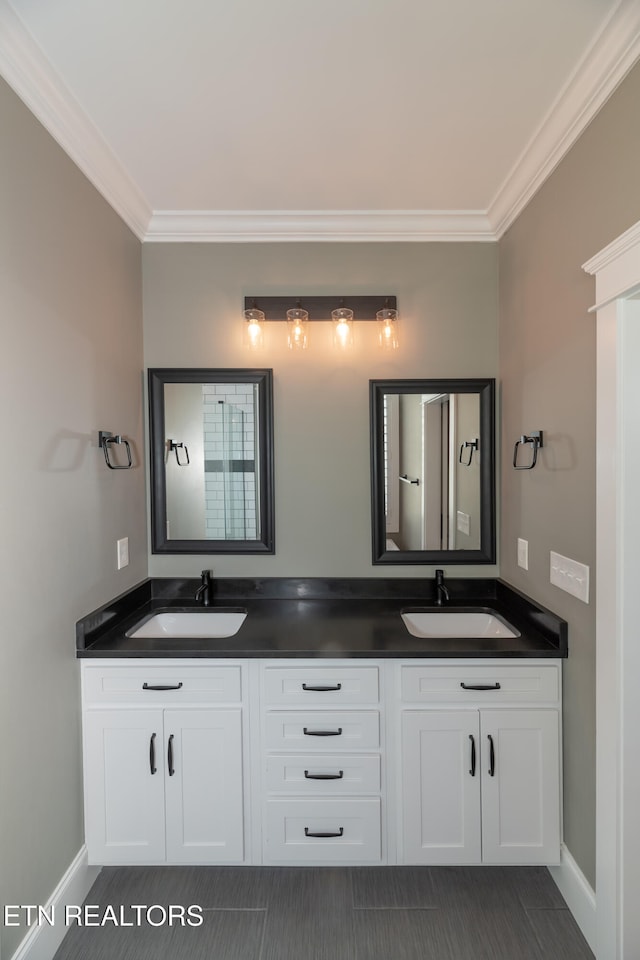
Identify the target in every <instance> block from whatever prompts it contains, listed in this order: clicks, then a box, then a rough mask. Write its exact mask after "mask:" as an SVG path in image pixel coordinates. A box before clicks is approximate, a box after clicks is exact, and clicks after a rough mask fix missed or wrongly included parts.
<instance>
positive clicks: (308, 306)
mask: <svg viewBox="0 0 640 960" xmlns="http://www.w3.org/2000/svg"><path fill="white" fill-rule="evenodd" d="M256 306H257V307H258V308H259V309H260V310H262V312H263V313H264V319H265V320H266V321H270V320H286V319H287V310H291V309H292V308H294V307H300V306H302V307H304V309H305V310H306V311H307V313H308V314H309V320H328V321H330V320H331V313H332V311H333V310H336V309H338V308H339V307H347V308H348V309H349V310H353V319H354V321H357V322H358V323H360V322H362V321H363V320H375V319H376V314H377V313H378V312H379V311H380V310H385V309H389V310H395V309H397V304H396V298H395V297H391V296H388V295H381V296H377V297H369V296H362V297H360V296H354V297H341V296H334V295H332V296H323V297H307V296H300V295H296V296H289V297H262V296H260V295H259V294H253V295H252V296H250V297H245V298H244V309H245V310H250V309H252V308H254V307H256Z"/></svg>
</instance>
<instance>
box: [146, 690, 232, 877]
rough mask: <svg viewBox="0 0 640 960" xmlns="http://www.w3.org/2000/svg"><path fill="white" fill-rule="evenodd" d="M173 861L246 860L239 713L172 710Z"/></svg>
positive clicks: (168, 743) (168, 749) (168, 722)
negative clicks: (244, 858)
mask: <svg viewBox="0 0 640 960" xmlns="http://www.w3.org/2000/svg"><path fill="white" fill-rule="evenodd" d="M164 733H165V756H164V762H165V770H166V777H165V782H166V804H167V860H168V861H169V862H170V863H229V862H239V861H242V859H243V855H244V842H243V839H244V832H243V831H244V824H243V810H242V807H243V804H242V794H243V790H242V725H241V711H240V710H239V709H236V710H166V711H165V715H164Z"/></svg>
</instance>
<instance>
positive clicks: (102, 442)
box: [98, 430, 131, 470]
mask: <svg viewBox="0 0 640 960" xmlns="http://www.w3.org/2000/svg"><path fill="white" fill-rule="evenodd" d="M112 443H123V444H124V448H125V450H126V452H127V462H126V463H123V464H117V463H112V461H111V458H110V456H109V448H110V446H111V444H112ZM98 446H99V447H102V452H103V453H104V462H105V463H106V465H107V466H108V467H109V470H130V469H131V446H130V445H129V441H128V440H125V438H124V437H122V436H121V435H120V434H119V433H118V434H116V435H115V436H114V434H113V433H111V432H110V431H109V430H100V432H99V433H98Z"/></svg>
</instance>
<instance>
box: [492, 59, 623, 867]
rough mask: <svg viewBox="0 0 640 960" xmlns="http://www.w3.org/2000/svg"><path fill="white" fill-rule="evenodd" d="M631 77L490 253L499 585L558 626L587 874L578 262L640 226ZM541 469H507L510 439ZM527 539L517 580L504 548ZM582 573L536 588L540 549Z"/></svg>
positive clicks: (584, 477) (543, 562) (584, 335)
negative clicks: (534, 434) (495, 268)
mask: <svg viewBox="0 0 640 960" xmlns="http://www.w3.org/2000/svg"><path fill="white" fill-rule="evenodd" d="M639 103H640V67H636V68H635V69H634V70H633V71H632V73H631V74H630V75H629V76H628V77H627V79H626V80H625V82H624V83H623V84H622V85H621V86H620V87H619V88H618V90H617V91H616V93H615V94H614V95H613V97H612V98H611V99H610V100H609V102H608V103H607V104H606V105H605V107H604V108H603V109H602V110H601V112H600V113H599V115H598V116H597V117H596V118H595V120H594V121H593V122H592V123H591V125H590V126H589V127H588V128H587V130H586V131H585V133H584V134H583V135H582V137H581V138H580V140H579V141H578V142H577V143H576V145H575V146H574V147H573V149H572V150H571V151H570V152H569V154H567V156H566V157H565V159H564V160H563V161H562V163H561V164H560V166H559V167H558V168H557V170H556V171H555V172H554V174H553V175H552V176H551V178H550V179H549V180H548V181H547V182H546V183H545V185H544V186H543V187H542V189H541V190H540V191H539V192H538V194H537V195H536V196H535V198H534V199H533V200H532V202H531V203H530V204H529V206H528V207H527V209H526V210H525V211H524V212H523V214H522V215H521V216H520V217H519V218H518V219H517V221H516V222H515V224H514V225H513V226H512V227H511V229H510V230H509V231H508V232H507V234H506V235H505V236H504V237H503V239H502V241H501V243H500V376H501V380H502V423H503V430H502V537H501V554H500V556H501V573H502V576H503V577H504V578H505V579H506V580H508V581H509V582H511V583H513V584H514V585H515V586H516V587H519V588H520V589H522V590H523V591H524V592H526V593H528V594H530V595H531V596H533V597H536V599H538V600H539V601H541V602H542V603H545V604H546V605H548V606H549V607H551V609H552V610H554V611H556V612H557V613H558V614H560V615H561V616H564V617H565V618H566V619H567V620H568V621H569V660H568V663H567V664H566V669H565V672H564V698H565V700H564V705H565V712H564V790H565V824H564V827H565V840H566V843H567V846H568V848H569V850H570V851H571V853H572V855H573V856H574V858H575V859H576V860H577V862H578V864H579V866H580V867H581V869H582V870H583V872H584V873H585V875H586V877H587V879H588V880H589V881H590V882H591V883H592V884H593V883H594V878H595V610H594V599H593V598H594V596H595V592H594V577H595V559H596V553H595V548H596V544H595V389H596V382H595V365H596V353H595V319H594V317H593V316H592V315H589V314H587V309H588V307H589V306H591V304H592V303H593V301H594V296H595V291H594V286H593V281H592V279H591V278H590V277H588V276H587V275H586V274H585V273H584V272H583V271H582V270H581V264H582V263H584V262H585V261H586V260H587V259H589V257H591V256H592V255H593V254H595V253H597V252H598V250H600V249H601V248H602V247H604V246H605V245H606V244H607V243H609V242H610V241H611V240H612V239H614V238H615V237H616V236H618V234H620V233H622V232H623V231H624V230H626V229H627V228H628V227H630V226H631V225H632V224H633V223H635V222H636V221H637V220H639V219H640V176H639V173H638V171H639V170H640V123H639V122H638V116H639V114H638V104H639ZM536 429H541V430H543V431H545V449H544V450H543V451H542V453H541V458H540V459H541V463H540V465H539V466H538V467H536V469H535V470H532V471H530V472H528V471H522V472H515V471H514V470H513V469H512V467H511V465H510V464H511V456H512V452H513V444H514V442H515V440H516V438H517V437H518V436H520V434H522V433H523V432H528V431H530V430H536ZM517 537H524V538H525V539H527V540H528V541H529V571H528V572H525V571H523V570H521V569H520V568H518V566H517V562H516V538H517ZM550 550H554V551H556V552H558V553H561V554H564V555H565V556H569V557H572V558H574V559H575V560H579V561H581V562H582V563H586V564H588V565H589V567H590V568H591V577H592V580H591V602H590V604H589V605H588V606H587V605H585V604H584V603H582V602H581V601H579V600H576V599H575V598H573V597H571V596H570V595H569V594H567V593H564V592H563V591H561V590H559V589H558V588H557V587H555V586H552V585H551V584H550V583H549V551H550Z"/></svg>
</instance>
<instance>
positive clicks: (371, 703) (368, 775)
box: [260, 661, 382, 864]
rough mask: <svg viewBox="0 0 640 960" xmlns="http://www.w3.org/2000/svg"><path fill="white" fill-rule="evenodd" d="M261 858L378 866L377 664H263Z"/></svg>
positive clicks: (378, 676) (273, 860)
mask: <svg viewBox="0 0 640 960" xmlns="http://www.w3.org/2000/svg"><path fill="white" fill-rule="evenodd" d="M261 691H262V692H261V700H262V708H261V714H260V728H261V732H262V736H261V745H260V750H261V759H262V783H263V790H262V793H263V801H262V802H263V817H262V833H263V859H264V861H265V862H267V863H280V864H284V863H306V864H329V863H331V864H339V863H379V862H380V861H381V858H382V784H381V710H380V703H379V698H380V692H379V691H380V667H379V665H378V664H376V665H370V664H367V665H358V666H352V665H346V664H336V663H335V662H328V663H325V664H322V665H318V662H317V661H314V662H313V663H311V664H305V663H304V662H302V663H300V662H298V663H296V664H295V665H293V664H292V665H285V666H281V665H274V664H273V662H272V663H271V664H264V665H263V666H262V672H261Z"/></svg>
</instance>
